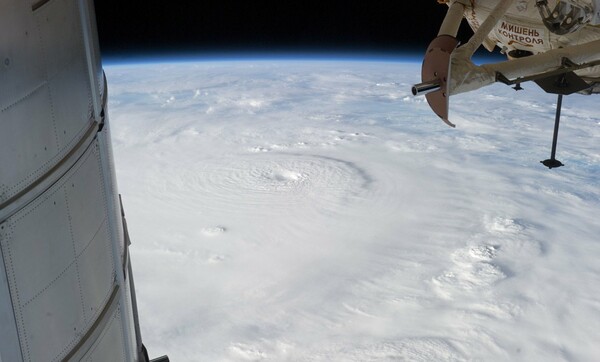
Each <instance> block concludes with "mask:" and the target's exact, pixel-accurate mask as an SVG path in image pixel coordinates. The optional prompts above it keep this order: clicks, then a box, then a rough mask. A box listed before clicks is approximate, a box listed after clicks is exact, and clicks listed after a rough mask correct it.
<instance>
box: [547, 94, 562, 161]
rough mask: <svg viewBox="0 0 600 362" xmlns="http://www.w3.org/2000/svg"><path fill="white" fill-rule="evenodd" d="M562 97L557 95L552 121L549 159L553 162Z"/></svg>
mask: <svg viewBox="0 0 600 362" xmlns="http://www.w3.org/2000/svg"><path fill="white" fill-rule="evenodd" d="M562 99H563V95H562V94H559V95H558V101H557V102H556V118H555V119H554V137H553V138H552V153H551V154H550V159H551V160H555V159H556V158H555V157H556V144H557V143H558V125H559V123H560V109H561V107H562Z"/></svg>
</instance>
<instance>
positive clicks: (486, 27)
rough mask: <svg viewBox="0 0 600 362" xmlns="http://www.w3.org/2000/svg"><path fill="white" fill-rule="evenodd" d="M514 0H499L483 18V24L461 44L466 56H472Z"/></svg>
mask: <svg viewBox="0 0 600 362" xmlns="http://www.w3.org/2000/svg"><path fill="white" fill-rule="evenodd" d="M513 2H514V0H500V1H499V2H498V5H496V7H495V8H494V10H492V12H491V13H490V15H488V17H487V18H486V19H485V20H484V22H483V24H481V26H480V27H479V29H477V31H476V32H475V34H473V36H472V37H471V39H469V41H468V42H467V44H465V45H464V46H463V48H464V51H465V52H466V54H467V55H468V57H469V58H470V57H472V56H473V54H475V51H476V50H477V48H479V46H480V45H481V44H482V43H483V41H484V40H485V38H486V37H487V36H488V34H489V33H490V32H491V31H492V29H494V27H495V26H496V24H498V21H500V19H501V18H502V16H504V14H505V13H506V12H507V11H508V8H509V7H510V6H511V5H512V4H513Z"/></svg>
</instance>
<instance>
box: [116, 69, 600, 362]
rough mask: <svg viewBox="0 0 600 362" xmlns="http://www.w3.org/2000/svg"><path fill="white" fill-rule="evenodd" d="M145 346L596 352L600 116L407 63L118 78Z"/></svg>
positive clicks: (263, 351) (119, 162)
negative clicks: (435, 105) (444, 107)
mask: <svg viewBox="0 0 600 362" xmlns="http://www.w3.org/2000/svg"><path fill="white" fill-rule="evenodd" d="M105 70H106V73H107V77H108V84H109V114H110V117H111V129H112V136H113V143H114V152H115V158H116V168H117V177H118V181H119V187H120V192H121V193H122V195H123V202H124V206H125V212H126V216H127V220H128V225H129V230H130V236H131V239H132V243H133V244H132V248H131V253H132V262H133V269H134V276H135V281H136V288H137V294H138V303H139V310H140V319H141V326H142V335H143V338H144V343H145V344H146V346H147V347H148V349H149V351H150V352H151V354H152V355H160V354H163V353H165V354H169V355H170V357H171V358H172V360H176V361H259V360H266V361H333V360H336V361H372V360H383V361H385V360H411V361H455V360H456V361H460V360H524V361H525V360H527V361H532V360H573V361H575V360H581V361H584V360H587V361H589V360H593V359H595V358H598V356H600V344H598V343H597V342H598V336H599V335H598V331H600V263H599V262H598V257H600V240H599V239H600V237H599V235H600V225H599V223H598V215H599V214H600V213H599V211H600V189H599V188H598V186H599V183H598V177H599V176H600V148H599V147H598V144H599V143H598V140H599V137H600V122H599V121H600V119H599V118H598V99H597V97H594V96H580V95H575V96H569V97H566V98H565V100H564V107H563V118H562V123H561V130H560V138H559V143H558V154H557V158H558V159H559V160H561V161H563V163H564V164H565V167H562V168H560V169H553V170H548V169H546V168H545V167H544V166H543V165H541V164H540V163H539V161H540V160H543V159H546V158H548V156H549V152H550V146H551V139H552V129H553V125H554V112H555V107H556V100H555V96H553V95H548V94H545V93H543V91H541V90H540V89H538V88H537V87H536V86H535V85H534V84H525V85H524V88H525V89H526V90H525V91H521V92H519V93H515V92H514V91H513V90H512V89H510V88H509V87H505V86H497V85H496V86H492V87H488V88H485V89H482V90H479V91H476V92H472V93H469V94H464V95H460V96H456V97H454V98H452V100H451V102H452V107H451V110H452V111H451V116H450V117H451V118H450V119H451V121H453V122H454V123H456V124H457V128H456V129H451V128H449V127H447V126H446V125H445V124H443V123H442V122H441V121H440V120H439V119H438V118H437V117H436V116H435V115H433V114H432V113H431V111H430V109H429V107H428V106H427V103H426V102H425V100H424V98H413V97H412V96H411V95H410V86H411V85H412V84H413V83H416V82H419V81H420V77H419V74H420V64H417V63H416V62H414V61H408V60H406V61H397V62H392V61H387V62H385V61H367V60H361V61H346V60H306V61H304V60H297V61H294V60H277V59H273V60H245V61H242V60H240V61H227V60H223V61H217V60H215V61H197V62H193V61H188V62H176V61H172V62H171V63H169V62H165V63H138V64H117V63H114V64H110V65H108V66H105Z"/></svg>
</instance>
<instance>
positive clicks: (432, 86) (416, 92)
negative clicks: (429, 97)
mask: <svg viewBox="0 0 600 362" xmlns="http://www.w3.org/2000/svg"><path fill="white" fill-rule="evenodd" d="M440 88H441V82H440V80H439V79H436V80H432V81H431V82H423V83H419V84H415V85H413V86H412V94H413V96H420V95H424V94H428V93H431V92H435V91H437V90H440Z"/></svg>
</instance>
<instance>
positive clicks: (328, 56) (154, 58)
mask: <svg viewBox="0 0 600 362" xmlns="http://www.w3.org/2000/svg"><path fill="white" fill-rule="evenodd" d="M273 60H281V61H287V60H307V61H358V62H362V61H369V62H402V63H407V62H408V63H413V62H421V55H420V54H417V53H416V52H406V53H373V52H335V53H334V52H332V53H327V52H221V53H134V54H132V53H123V54H115V53H112V54H105V55H104V56H103V57H102V61H103V63H104V64H105V65H117V64H118V65H126V64H151V63H189V62H240V61H273Z"/></svg>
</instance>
